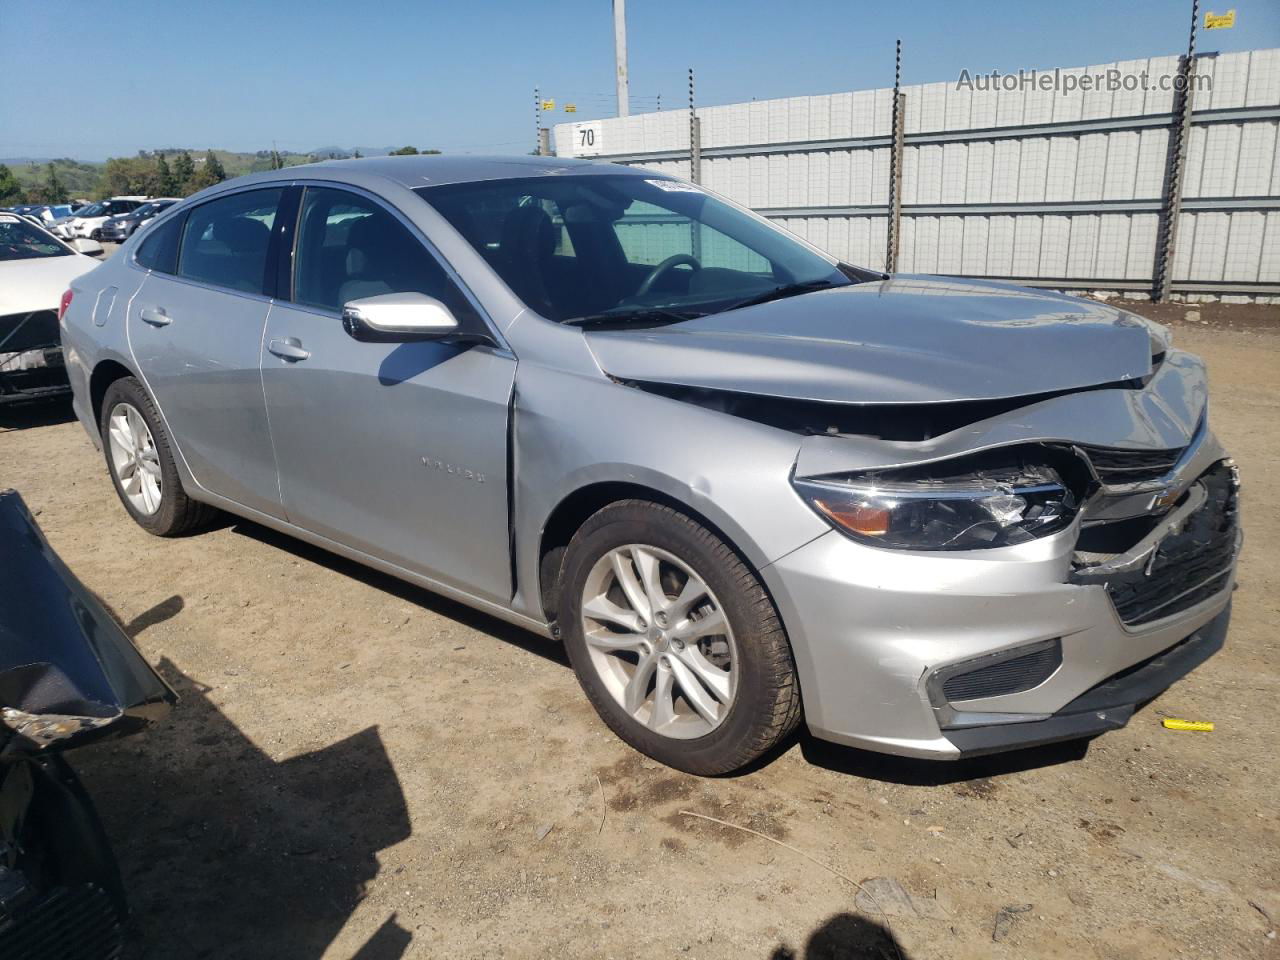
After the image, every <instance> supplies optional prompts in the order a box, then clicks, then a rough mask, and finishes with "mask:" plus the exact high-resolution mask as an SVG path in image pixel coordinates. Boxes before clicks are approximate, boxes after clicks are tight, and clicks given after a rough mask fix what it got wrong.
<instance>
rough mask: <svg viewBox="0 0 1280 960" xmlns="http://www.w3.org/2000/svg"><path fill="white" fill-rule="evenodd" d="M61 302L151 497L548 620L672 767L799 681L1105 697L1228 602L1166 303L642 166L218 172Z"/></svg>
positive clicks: (68, 329) (1123, 689)
mask: <svg viewBox="0 0 1280 960" xmlns="http://www.w3.org/2000/svg"><path fill="white" fill-rule="evenodd" d="M61 320H62V335H63V342H64V345H65V348H66V355H67V363H68V368H69V372H70V377H71V382H72V385H73V389H74V394H75V408H76V412H77V414H78V415H79V418H80V419H81V421H82V422H83V424H84V426H85V428H86V429H87V430H88V431H89V433H90V436H91V437H93V439H94V440H95V442H97V443H99V444H100V445H101V447H102V448H103V450H104V451H105V457H106V464H107V468H108V470H109V473H110V476H111V479H112V481H113V483H114V484H115V487H116V490H117V492H118V493H119V495H120V499H121V501H122V503H123V504H124V508H125V509H126V510H127V511H128V512H129V514H130V515H131V516H132V517H133V518H134V520H136V521H137V522H138V523H139V524H141V525H142V526H143V527H144V528H145V529H147V530H149V531H151V532H152V533H155V534H157V535H161V536H173V535H178V534H187V533H190V532H192V531H195V530H198V529H199V528H200V527H201V526H202V525H203V524H204V523H205V522H206V521H207V520H208V519H209V518H210V516H211V515H212V514H213V513H214V512H215V511H216V510H225V511H229V512H231V513H235V514H238V515H240V516H243V517H247V518H250V519H252V520H255V521H257V522H259V523H262V524H264V525H266V526H269V527H272V528H275V529H277V530H282V531H285V532H287V533H289V534H292V535H294V536H296V537H299V538H301V539H303V540H306V541H308V542H310V543H313V544H317V545H320V546H322V547H324V548H326V549H329V550H332V551H334V552H336V553H339V554H342V555H344V556H347V557H351V558H354V559H356V560H358V561H360V562H362V563H366V564H368V565H370V566H373V567H376V568H378V569H381V570H384V571H387V572H389V573H392V574H394V575H396V576H398V577H402V578H404V579H405V580H408V581H411V582H413V583H417V584H420V585H422V586H424V587H427V588H429V589H431V590H435V591H438V592H440V593H443V594H445V595H448V596H450V597H453V598H455V599H457V600H460V601H462V602H463V603H466V604H470V605H471V606H473V607H476V608H478V609H481V610H484V611H487V612H489V613H491V614H493V615H494V616H497V617H501V618H503V619H505V620H508V621H511V622H513V623H516V624H520V625H522V626H524V627H527V628H528V629H530V630H532V631H535V632H538V633H541V634H544V635H546V636H547V637H548V638H553V639H559V640H561V641H563V642H564V644H565V646H566V648H567V650H568V654H569V657H570V659H571V660H572V662H573V666H574V669H575V671H576V672H577V676H578V678H579V680H580V681H581V684H582V687H583V689H584V691H585V692H586V694H587V696H588V697H589V698H590V700H591V702H592V703H593V704H594V706H595V707H596V709H597V710H598V711H599V713H600V715H601V717H602V718H603V719H604V721H605V722H606V723H607V724H608V725H609V726H610V727H611V728H612V729H613V730H614V731H615V732H616V733H617V734H618V735H619V736H620V737H622V738H623V739H624V740H626V741H627V742H628V743H630V744H632V745H633V746H635V747H636V748H637V749H639V750H642V751H644V752H645V753H648V754H649V755H650V756H653V757H655V758H657V759H659V760H661V761H663V762H665V763H668V764H670V765H672V766H674V767H678V768H680V769H683V770H687V771H691V772H694V773H700V774H715V773H722V772H726V771H730V770H734V769H736V768H739V767H741V766H743V765H744V764H747V763H749V762H751V761H752V760H754V759H756V758H758V757H759V756H761V755H762V754H764V753H766V752H767V751H769V750H770V749H771V748H773V747H775V745H777V744H779V743H780V742H781V741H783V740H784V739H785V738H786V737H787V736H788V734H789V733H790V732H791V731H792V730H793V729H794V728H795V727H796V726H797V724H799V723H800V721H801V719H802V718H803V721H804V723H805V724H806V725H807V726H808V728H809V730H810V731H812V732H813V733H814V734H815V735H817V736H819V737H823V738H827V739H830V740H835V741H839V742H843V743H847V744H852V745H856V746H859V747H863V748H869V749H872V750H879V751H884V752H889V753H898V754H909V755H915V756H921V757H933V758H940V759H950V758H956V757H960V756H964V755H971V754H977V753H984V752H990V751H994V750H1004V749H1011V748H1016V747H1021V746H1028V745H1033V744H1040V743H1046V742H1050V741H1055V740H1062V739H1067V738H1073V737H1088V736H1093V735H1096V734H1098V733H1100V732H1103V731H1105V730H1108V729H1112V728H1115V727H1118V726H1121V725H1123V724H1124V723H1125V722H1126V721H1127V720H1128V719H1129V717H1130V715H1131V714H1132V713H1133V712H1134V710H1135V709H1137V707H1138V706H1139V705H1140V704H1142V703H1144V702H1145V701H1147V700H1149V699H1150V698H1151V697H1152V696H1154V695H1155V694H1156V693H1158V692H1159V691H1161V690H1163V689H1164V688H1165V687H1167V686H1169V685H1170V684H1171V683H1173V682H1174V681H1175V680H1177V679H1178V678H1180V677H1182V676H1183V675H1185V674H1186V673H1187V672H1188V671H1189V670H1191V669H1192V668H1193V667H1195V666H1196V665H1197V664H1199V663H1200V662H1202V661H1203V660H1204V659H1206V658H1207V657H1208V656H1210V655H1211V654H1212V653H1213V652H1215V651H1216V650H1217V649H1218V648H1220V647H1221V645H1222V643H1223V638H1224V636H1225V632H1226V627H1227V620H1228V617H1229V603H1230V595H1231V587H1232V583H1233V579H1234V571H1235V563H1236V557H1237V553H1238V546H1239V536H1240V534H1239V524H1238V518H1237V485H1238V484H1237V478H1236V473H1235V468H1234V467H1233V465H1232V464H1231V462H1230V460H1228V459H1227V458H1226V457H1225V455H1224V452H1223V450H1222V449H1221V447H1220V446H1219V444H1218V442H1217V440H1216V439H1215V438H1214V436H1213V433H1212V431H1211V430H1210V427H1209V424H1208V420H1207V398H1206V385H1205V375H1204V369H1203V367H1202V365H1201V363H1200V361H1199V360H1198V359H1197V358H1195V357H1193V356H1191V355H1189V354H1186V353H1182V352H1180V351H1178V350H1177V349H1175V348H1174V347H1173V345H1172V344H1171V342H1170V338H1169V335H1168V332H1167V331H1165V330H1164V329H1163V328H1161V327H1159V326H1157V325H1154V324H1151V323H1149V322H1147V321H1144V320H1142V319H1140V318H1138V317H1136V316H1133V315H1132V314H1128V313H1125V312H1123V311H1121V310H1117V309H1114V308H1112V307H1109V306H1106V305H1102V304H1098V303H1093V302H1089V301H1084V300H1079V299H1075V298H1072V297H1068V296H1062V295H1058V294H1054V293H1048V292H1039V291H1033V290H1028V289H1023V288H1019V287H1016V286H1012V285H1007V284H1002V283H994V282H984V281H977V280H961V279H948V278H939V277H925V276H893V277H888V276H884V275H881V274H879V273H875V272H872V271H868V270H864V269H861V268H858V267H854V266H851V265H848V264H845V263H842V262H840V261H839V260H837V259H835V258H833V257H831V256H828V255H827V254H825V253H823V252H822V251H820V250H818V249H816V248H814V247H812V246H810V245H808V244H807V243H805V242H803V241H802V240H799V239H798V238H796V237H795V236H793V235H791V234H789V233H787V232H786V231H784V230H781V229H779V228H778V227H776V226H774V225H772V224H770V223H769V222H768V221H767V220H764V219H762V218H761V217H758V216H756V215H754V214H752V213H751V212H749V211H747V210H745V209H743V208H741V207H738V206H737V205H735V204H733V203H730V202H728V201H726V200H724V199H722V198H720V197H718V196H716V195H715V194H712V193H710V192H708V191H706V190H704V189H702V188H700V187H698V186H696V185H693V184H689V183H686V182H684V181H680V180H677V179H673V178H671V177H668V176H664V175H660V174H656V173H653V172H650V171H645V170H642V169H639V168H627V167H619V166H613V165H608V164H591V163H584V162H578V161H566V160H557V159H554V158H545V159H543V158H492V159H482V158H445V157H433V158H423V157H394V158H371V159H362V160H354V161H338V162H329V163H322V164H314V165H308V166H306V167H302V168H296V167H295V168H290V169H288V170H281V171H273V172H271V173H264V174H258V175H254V176H251V177H245V178H240V179H237V180H234V181H230V182H227V183H224V184H220V185H219V186H217V187H214V188H211V189H210V190H207V191H205V192H203V193H200V194H198V195H196V196H195V197H192V198H190V199H189V200H187V201H185V202H183V203H181V204H179V205H177V206H175V207H173V208H172V209H170V210H168V211H166V212H165V213H164V214H162V215H161V216H160V217H159V218H157V220H156V221H155V222H154V223H153V224H152V225H151V226H150V227H148V229H147V230H146V231H144V232H142V233H140V234H138V235H136V236H134V237H132V238H131V239H130V240H129V241H128V242H127V243H126V244H125V245H124V247H123V248H122V249H121V251H120V253H119V254H118V255H117V256H116V257H114V258H113V259H112V260H111V261H110V262H108V263H106V264H104V265H102V266H100V267H98V268H97V269H96V270H94V271H93V272H92V273H91V274H89V275H87V276H85V277H81V278H79V279H77V280H75V281H73V283H72V289H71V291H70V292H69V295H68V297H67V298H65V299H64V303H63V314H62V318H61Z"/></svg>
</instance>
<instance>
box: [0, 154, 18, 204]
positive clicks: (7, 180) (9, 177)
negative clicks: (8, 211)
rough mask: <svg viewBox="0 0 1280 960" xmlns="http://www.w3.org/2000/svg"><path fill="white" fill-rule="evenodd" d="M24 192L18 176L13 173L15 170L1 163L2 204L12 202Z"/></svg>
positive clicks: (0, 202)
mask: <svg viewBox="0 0 1280 960" xmlns="http://www.w3.org/2000/svg"><path fill="white" fill-rule="evenodd" d="M21 193H22V185H21V184H19V183H18V178H17V177H15V176H14V175H13V171H12V170H10V169H9V168H8V167H6V166H5V165H4V164H3V163H0V204H6V205H7V204H10V203H12V202H13V201H14V200H17V199H18V197H19V196H20V195H21Z"/></svg>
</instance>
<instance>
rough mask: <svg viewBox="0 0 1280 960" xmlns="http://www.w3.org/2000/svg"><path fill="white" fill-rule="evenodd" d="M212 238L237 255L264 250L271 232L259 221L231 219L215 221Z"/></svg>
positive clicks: (241, 218)
mask: <svg viewBox="0 0 1280 960" xmlns="http://www.w3.org/2000/svg"><path fill="white" fill-rule="evenodd" d="M213 238H214V239H215V240H218V241H220V242H221V243H225V244H226V245H227V246H228V247H230V248H231V249H232V250H234V251H236V252H237V253H242V252H246V251H258V250H265V249H266V248H267V244H268V243H269V242H270V240H271V230H270V228H268V227H267V225H266V224H265V223H263V222H262V221H261V220H250V219H249V218H248V217H232V218H231V219H230V220H215V221H214V223H213Z"/></svg>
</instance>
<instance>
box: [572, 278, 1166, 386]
mask: <svg viewBox="0 0 1280 960" xmlns="http://www.w3.org/2000/svg"><path fill="white" fill-rule="evenodd" d="M587 340H588V343H589V344H590V346H591V350H592V352H593V353H594V354H595V357H596V361H597V363H599V365H600V368H601V369H602V370H603V371H604V372H605V373H607V374H609V375H610V376H613V377H616V378H618V379H621V380H631V381H643V382H650V383H665V384H673V385H679V386H684V387H696V388H705V389H711V390H723V391H729V392H735V393H750V394H754V395H757V396H767V397H779V398H786V399H794V400H815V401H823V402H829V403H855V404H878V403H912V404H918V403H942V402H951V401H957V400H997V399H1007V398H1012V397H1021V396H1030V395H1037V394H1045V393H1055V392H1062V391H1070V390H1075V389H1082V388H1087V387H1094V386H1098V385H1100V384H1105V383H1115V382H1118V381H1123V380H1130V379H1137V378H1141V377H1145V376H1147V375H1148V374H1149V373H1150V372H1151V369H1152V363H1151V359H1152V355H1153V354H1155V353H1160V352H1163V350H1164V345H1165V340H1166V338H1165V334H1164V330H1163V328H1161V327H1159V326H1158V325H1156V324H1152V323H1150V322H1149V321H1146V320H1143V319H1142V318H1141V317H1137V316H1134V315H1133V314H1129V313H1125V312H1124V311H1121V310H1117V309H1116V308H1114V307H1109V306H1107V305H1105V304H1101V303H1094V302H1092V301H1088V300H1080V299H1077V298H1075V297H1069V296H1065V295H1062V294H1056V293H1051V292H1042V291H1037V290H1029V289H1025V288H1022V287H1015V286H1012V285H1008V284H1000V283H990V282H983V281H967V280H959V279H949V278H943V277H926V276H910V275H905V276H897V277H893V278H891V279H889V280H882V281H877V282H873V283H861V284H856V285H854V286H849V287H840V288H837V289H834V290H822V291H817V292H814V293H809V294H804V295H802V296H797V297H790V298H788V299H784V300H776V301H773V302H771V303H763V304H760V305H758V306H754V307H745V308H743V309H740V310H731V311H729V312H727V313H721V314H713V315H711V316H707V317H702V318H699V319H697V320H689V321H686V322H683V323H678V324H673V325H671V326H666V327H658V328H652V329H645V330H635V331H628V330H612V331H603V330H597V331H590V330H589V331H588V332H587Z"/></svg>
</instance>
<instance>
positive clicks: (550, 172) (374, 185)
mask: <svg viewBox="0 0 1280 960" xmlns="http://www.w3.org/2000/svg"><path fill="white" fill-rule="evenodd" d="M583 174H585V175H588V176H591V175H595V176H598V175H602V174H614V175H617V174H621V175H624V176H627V175H629V176H644V177H653V176H655V174H654V172H653V171H652V170H642V169H641V168H639V167H624V166H621V165H619V164H616V163H600V162H597V161H591V160H577V159H571V158H568V157H536V156H511V157H477V156H443V155H438V154H433V155H429V156H423V155H421V154H418V155H416V156H415V155H409V156H397V157H360V158H359V159H351V160H324V161H322V162H320V163H304V164H298V165H296V166H290V167H284V168H283V169H281V170H264V171H261V172H259V173H249V174H245V175H244V176H241V177H235V178H233V179H231V180H224V181H222V182H221V183H217V184H214V185H213V186H211V187H206V188H205V189H204V190H201V191H200V192H199V193H196V194H194V195H193V196H191V197H188V198H187V200H188V202H190V201H192V200H204V199H206V198H208V197H213V196H216V195H218V194H220V193H223V192H224V191H226V190H228V189H238V188H244V187H250V186H259V185H263V184H268V183H281V182H283V183H292V182H295V181H301V180H329V181H336V182H338V183H348V184H351V185H353V186H357V187H363V188H365V189H370V190H373V191H374V192H375V193H376V192H381V190H380V188H381V187H385V186H386V185H387V184H388V183H392V184H395V185H396V187H398V188H400V189H408V190H412V189H414V188H416V187H432V186H441V185H444V184H450V183H472V182H475V181H480V180H511V179H517V178H524V177H537V176H566V175H575V176H577V175H583Z"/></svg>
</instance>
